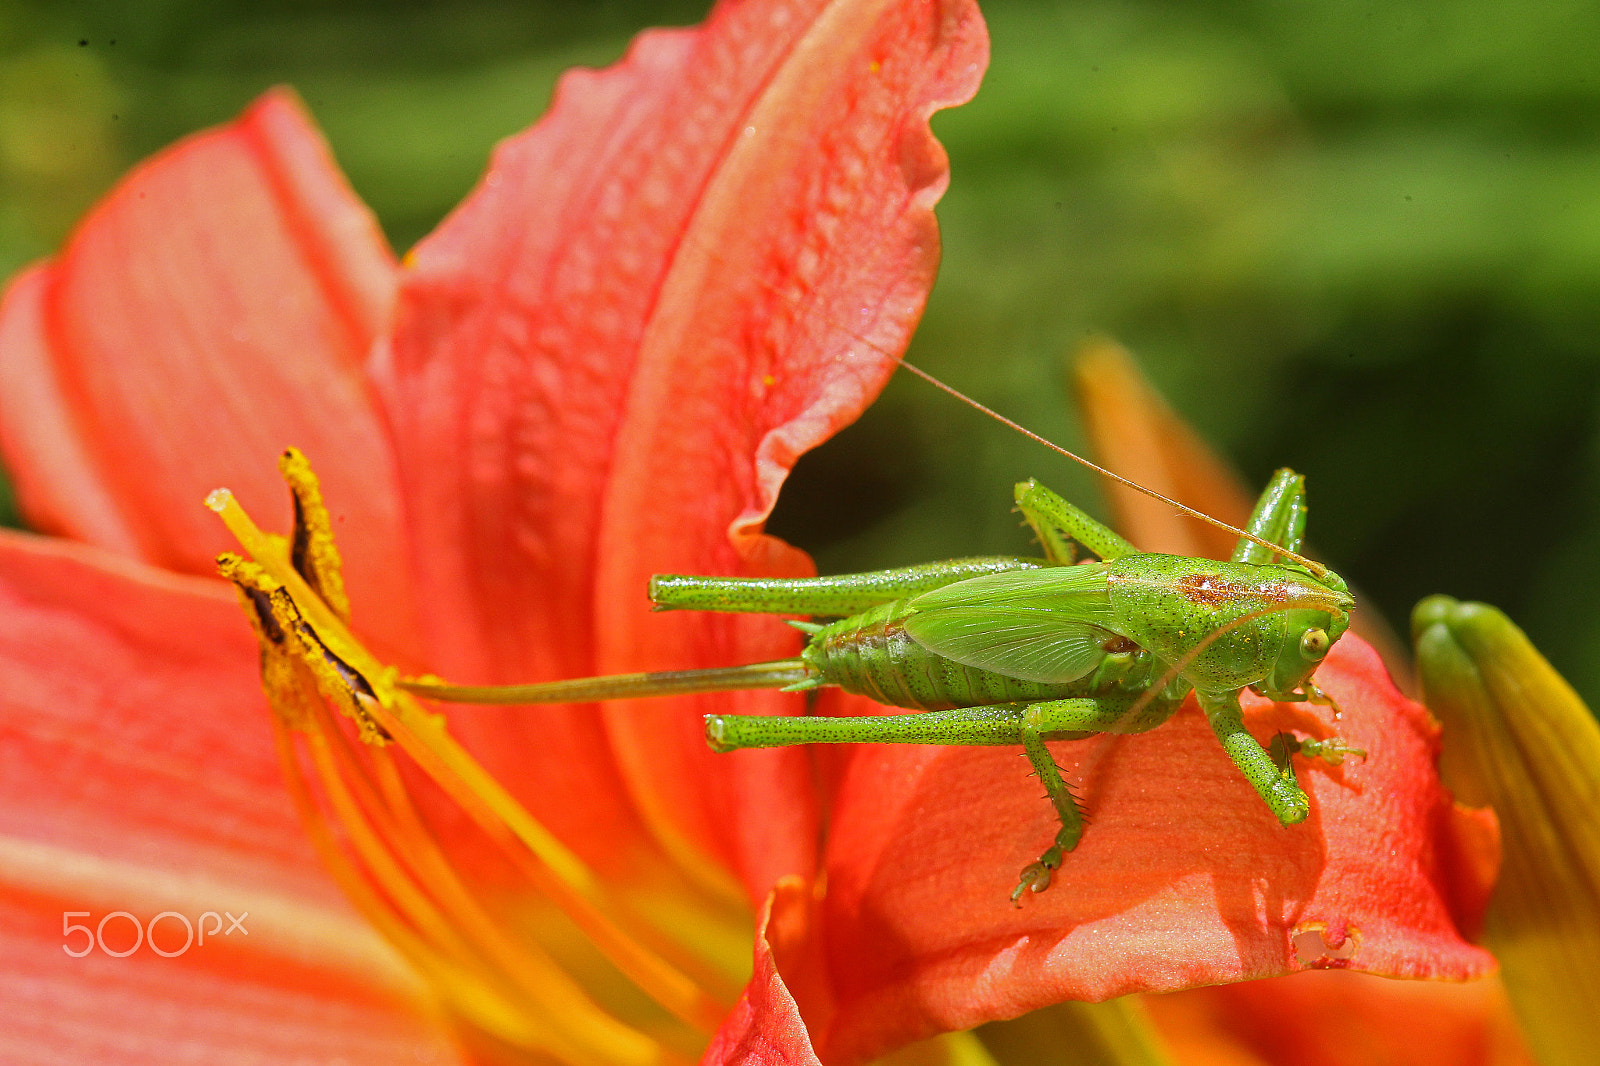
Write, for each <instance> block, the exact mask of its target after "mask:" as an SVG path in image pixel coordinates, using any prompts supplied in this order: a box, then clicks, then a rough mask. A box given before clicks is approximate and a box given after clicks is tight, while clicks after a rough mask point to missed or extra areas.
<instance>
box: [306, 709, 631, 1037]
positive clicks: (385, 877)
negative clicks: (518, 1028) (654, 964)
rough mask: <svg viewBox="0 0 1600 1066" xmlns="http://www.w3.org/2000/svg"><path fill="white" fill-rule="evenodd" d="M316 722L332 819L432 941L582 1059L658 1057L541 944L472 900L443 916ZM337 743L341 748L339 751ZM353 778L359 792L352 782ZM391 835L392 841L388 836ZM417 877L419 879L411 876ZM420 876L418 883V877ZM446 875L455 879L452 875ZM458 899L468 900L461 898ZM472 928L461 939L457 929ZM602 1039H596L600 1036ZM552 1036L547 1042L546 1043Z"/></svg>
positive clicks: (364, 785)
mask: <svg viewBox="0 0 1600 1066" xmlns="http://www.w3.org/2000/svg"><path fill="white" fill-rule="evenodd" d="M317 713H318V716H319V721H318V723H317V726H318V728H317V729H316V730H315V731H314V732H311V733H309V734H308V735H307V742H308V748H309V751H310V753H311V757H312V763H313V765H314V766H316V768H317V771H318V776H319V778H320V779H321V781H322V784H323V788H324V790H325V792H326V794H327V796H328V800H329V803H330V804H331V805H332V807H333V812H334V816H335V819H336V820H337V822H338V824H339V825H340V826H342V827H343V828H344V830H345V833H346V835H347V836H348V837H349V838H350V842H351V845H352V847H353V848H354V849H355V852H356V855H357V857H359V858H360V859H361V861H362V862H363V863H364V864H365V865H366V867H367V869H368V870H369V871H370V872H371V873H372V875H373V877H374V879H375V880H376V881H377V883H378V886H379V887H380V888H381V889H382V890H383V892H384V893H385V894H386V895H388V896H389V898H390V899H392V900H393V901H394V902H395V903H397V904H398V905H399V906H400V909H401V911H402V912H403V913H404V914H406V915H407V916H408V917H409V918H410V921H411V924H412V925H414V926H416V927H418V928H420V929H421V930H422V931H423V933H424V934H425V937H426V938H427V939H428V940H429V941H431V942H432V943H435V944H438V945H441V946H443V947H445V948H446V949H448V955H449V956H450V957H451V958H453V959H455V960H456V961H457V962H458V963H459V964H461V965H462V966H463V968H471V969H474V970H475V971H477V972H483V971H488V972H490V973H496V971H498V974H499V976H501V977H502V979H503V980H505V981H507V982H509V983H510V984H511V985H513V986H514V988H515V993H514V994H515V995H516V999H517V1001H518V1004H519V1007H520V1009H521V1011H522V1012H523V1014H524V1015H525V1016H530V1017H533V1018H536V1019H538V1020H539V1021H540V1022H541V1023H542V1024H543V1027H544V1029H543V1030H542V1031H543V1032H545V1033H546V1034H548V1032H551V1031H556V1032H562V1033H563V1034H564V1039H565V1040H566V1041H567V1042H568V1043H571V1044H573V1045H574V1046H581V1047H582V1049H583V1055H584V1057H583V1058H580V1059H579V1061H580V1062H586V1061H595V1060H596V1059H603V1060H605V1061H611V1060H612V1059H613V1058H615V1059H616V1061H619V1062H634V1063H647V1062H651V1061H654V1060H655V1058H656V1057H657V1052H658V1051H659V1048H658V1047H657V1046H656V1044H655V1041H653V1040H652V1039H650V1038H649V1037H647V1036H645V1035H644V1034H642V1033H639V1032H637V1031H635V1030H633V1029H632V1028H630V1027H628V1026H625V1025H623V1024H622V1023H620V1022H618V1021H617V1020H616V1019H614V1018H612V1017H611V1016H610V1015H609V1014H606V1013H605V1012H604V1011H602V1010H600V1009H599V1008H598V1007H597V1006H595V1004H594V1002H593V1001H592V1000H591V999H590V998H589V997H588V996H587V995H586V994H585V993H584V992H583V990H582V989H581V988H579V987H578V986H577V985H576V984H575V983H573V982H572V981H571V980H570V979H569V978H568V977H567V976H566V974H565V973H564V972H563V971H562V970H561V969H560V967H559V966H558V965H557V964H556V963H555V961H554V960H553V959H551V958H550V957H549V956H548V955H546V954H545V953H544V952H542V951H540V950H539V949H538V948H537V946H536V945H533V944H531V943H528V942H527V941H525V940H524V941H522V942H520V943H518V944H517V945H516V946H515V947H513V946H512V945H511V943H510V942H509V941H508V940H507V939H506V938H505V936H504V933H503V931H501V930H497V929H495V928H494V926H493V923H492V922H490V921H489V920H488V918H487V916H486V915H482V914H481V912H478V911H477V910H476V907H475V906H474V905H472V904H470V903H469V904H467V905H466V906H465V907H460V906H457V907H452V908H450V910H449V912H448V916H446V913H445V912H442V911H441V910H440V908H439V904H438V903H436V902H435V901H436V899H437V898H438V897H437V895H436V894H430V893H428V892H426V888H430V887H431V888H434V889H435V890H437V889H440V888H445V889H446V891H447V892H448V885H447V884H440V883H439V882H438V881H432V882H431V883H430V880H429V879H428V878H426V877H422V876H420V875H419V873H418V869H417V864H415V863H411V862H409V861H408V862H407V865H408V866H410V867H411V873H410V874H409V875H408V874H407V872H406V871H404V870H402V869H401V868H400V865H399V863H397V862H396V860H395V856H396V855H399V856H402V857H404V858H406V859H407V860H410V859H412V858H414V857H415V853H414V852H413V851H411V850H409V849H405V848H401V847H397V846H394V842H393V834H392V833H391V832H389V831H388V830H389V828H390V827H389V826H388V825H386V824H385V821H384V820H383V819H382V818H381V817H380V816H379V812H381V811H383V810H385V805H384V804H382V803H381V801H380V800H379V798H378V796H377V795H376V794H375V792H374V791H373V790H372V788H371V782H370V781H369V780H363V778H364V774H363V771H362V769H361V768H360V767H359V766H358V765H357V762H356V759H355V755H354V752H351V751H350V750H349V744H348V741H347V740H346V738H345V736H344V733H343V732H342V731H341V730H339V729H338V728H337V726H336V723H334V721H333V720H332V718H331V716H330V715H329V714H328V711H327V708H326V707H318V708H317ZM339 749H343V751H342V753H341V751H340V750H339ZM351 784H353V785H354V786H355V787H354V792H352V790H351V787H350V785H351ZM386 841H387V842H386ZM414 878H415V880H414ZM418 880H420V881H421V882H422V886H419V885H418V883H417V881H418ZM449 880H453V878H450V879H449ZM456 902H457V903H461V902H463V901H462V900H460V899H459V897H458V898H457V900H456ZM462 933H467V934H468V937H467V938H464V937H463V936H461V935H460V934H462ZM597 1036H598V1037H600V1038H601V1039H599V1040H598V1042H597V1041H596V1037H597ZM546 1042H547V1041H546Z"/></svg>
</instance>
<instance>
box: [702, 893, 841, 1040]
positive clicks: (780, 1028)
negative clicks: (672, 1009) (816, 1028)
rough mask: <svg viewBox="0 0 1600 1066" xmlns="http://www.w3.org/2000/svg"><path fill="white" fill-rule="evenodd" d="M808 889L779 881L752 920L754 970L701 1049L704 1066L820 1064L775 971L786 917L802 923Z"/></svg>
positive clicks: (795, 931)
mask: <svg viewBox="0 0 1600 1066" xmlns="http://www.w3.org/2000/svg"><path fill="white" fill-rule="evenodd" d="M807 894H808V886H807V885H806V883H805V882H802V881H801V880H800V879H799V878H795V877H788V878H784V879H782V880H780V881H779V882H778V883H777V885H775V886H774V887H773V889H772V891H771V892H770V893H769V894H768V895H767V899H766V902H765V903H764V904H763V905H762V907H761V914H760V915H759V917H758V918H757V920H756V942H755V972H754V973H753V974H752V975H751V977H750V983H749V984H748V985H747V986H746V987H745V990H744V994H743V995H741V996H740V997H739V1002H738V1003H736V1004H734V1007H733V1010H732V1011H730V1012H729V1013H728V1017H727V1019H726V1020H724V1021H723V1023H722V1027H721V1028H720V1029H718V1030H717V1034H716V1036H715V1037H713V1038H712V1041H711V1046H710V1047H708V1048H706V1053H705V1057H704V1058H702V1059H701V1062H702V1064H703V1066H820V1062H819V1060H818V1059H817V1054H816V1052H815V1051H814V1050H812V1047H811V1036H810V1034H809V1033H808V1032H807V1031H806V1022H805V1019H803V1018H802V1017H801V1016H800V1008H799V1006H798V1005H797V1004H796V1003H795V998H794V996H793V995H792V994H791V993H790V991H789V988H788V986H787V984H785V982H784V975H783V974H782V973H780V972H779V955H780V950H779V948H778V945H777V944H776V943H775V942H781V941H782V940H783V939H784V936H785V933H788V934H789V935H790V936H791V937H792V936H794V935H802V936H803V935H804V930H803V929H792V930H784V929H782V926H783V924H784V922H785V920H786V918H799V919H800V920H801V921H803V920H804V915H805V913H806V910H807V900H806V896H807Z"/></svg>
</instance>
